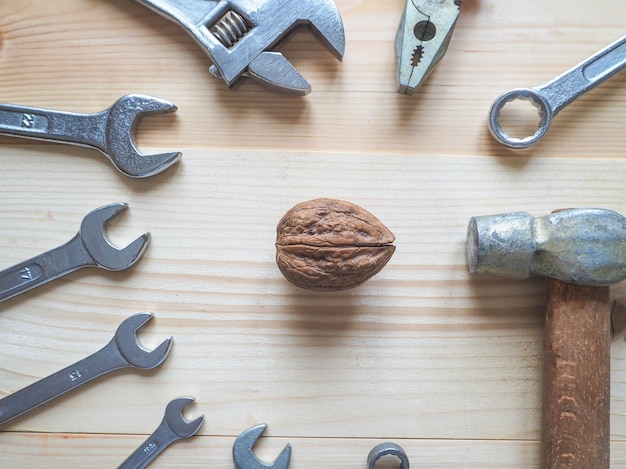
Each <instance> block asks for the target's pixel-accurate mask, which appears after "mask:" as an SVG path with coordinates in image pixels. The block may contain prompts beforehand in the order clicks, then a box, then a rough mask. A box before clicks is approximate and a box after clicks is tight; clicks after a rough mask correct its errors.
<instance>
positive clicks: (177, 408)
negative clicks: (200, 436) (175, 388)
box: [164, 397, 204, 438]
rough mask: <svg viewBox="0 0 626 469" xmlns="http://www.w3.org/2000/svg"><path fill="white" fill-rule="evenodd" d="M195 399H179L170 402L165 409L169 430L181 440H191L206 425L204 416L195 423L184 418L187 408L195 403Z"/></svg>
mask: <svg viewBox="0 0 626 469" xmlns="http://www.w3.org/2000/svg"><path fill="white" fill-rule="evenodd" d="M194 401H195V399H194V398H193V397H179V398H177V399H174V400H173V401H170V403H169V404H167V407H166V408H165V417H164V419H165V421H166V423H167V426H168V427H169V429H170V430H171V431H172V432H174V434H175V435H176V436H177V437H179V438H189V437H191V436H193V435H195V434H196V433H198V431H199V430H200V428H201V427H202V424H204V415H201V416H200V417H198V418H197V419H195V420H193V421H191V422H190V421H188V420H186V419H185V418H184V417H183V410H184V409H185V407H187V406H188V405H190V404H191V403H193V402H194Z"/></svg>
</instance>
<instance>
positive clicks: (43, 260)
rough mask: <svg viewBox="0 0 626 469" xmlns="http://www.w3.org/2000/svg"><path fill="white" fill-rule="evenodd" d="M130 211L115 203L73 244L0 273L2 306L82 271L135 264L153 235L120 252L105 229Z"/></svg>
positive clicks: (93, 216)
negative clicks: (4, 302) (30, 291)
mask: <svg viewBox="0 0 626 469" xmlns="http://www.w3.org/2000/svg"><path fill="white" fill-rule="evenodd" d="M127 207H128V205H127V204H125V203H114V204H110V205H105V206H103V207H100V208H97V209H95V210H93V211H92V212H90V213H88V214H87V215H86V216H85V218H84V219H83V222H82V223H81V226H80V230H79V232H78V233H77V234H76V236H74V237H73V238H72V239H71V240H70V241H68V242H67V243H65V244H64V245H62V246H59V247H58V248H55V249H52V250H51V251H48V252H46V253H43V254H41V255H39V256H37V257H33V258H32V259H29V260H27V261H24V262H22V263H20V264H17V265H15V266H13V267H9V268H8V269H6V270H3V271H2V272H0V302H1V301H4V300H7V299H9V298H11V297H13V296H15V295H18V294H19V293H23V292H25V291H27V290H30V289H31V288H35V287H37V286H39V285H42V284H44V283H46V282H49V281H51V280H54V279H56V278H59V277H61V276H63V275H65V274H69V273H70V272H73V271H75V270H78V269H81V268H83V267H100V268H103V269H106V270H113V271H118V270H124V269H127V268H129V267H130V266H132V265H133V264H135V262H137V261H138V260H139V258H140V257H141V256H142V255H143V253H144V251H145V250H146V247H147V246H148V243H149V241H150V233H144V234H143V235H141V236H140V237H139V238H137V239H135V241H133V242H132V243H131V244H129V245H128V246H126V247H125V248H123V249H118V248H116V247H115V246H113V245H112V244H111V243H110V242H109V240H108V239H107V236H106V233H105V231H104V225H105V224H106V223H107V222H108V221H109V220H110V219H111V218H113V217H114V216H116V215H117V214H118V213H120V212H121V211H123V210H125V209H126V208H127Z"/></svg>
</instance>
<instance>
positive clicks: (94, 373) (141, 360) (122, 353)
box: [0, 313, 172, 425]
mask: <svg viewBox="0 0 626 469" xmlns="http://www.w3.org/2000/svg"><path fill="white" fill-rule="evenodd" d="M150 319H152V313H139V314H135V315H133V316H131V317H129V318H128V319H126V320H124V321H123V322H122V324H120V326H119V327H118V328H117V332H116V333H115V336H114V337H113V339H111V341H110V342H109V343H108V344H107V345H106V346H105V347H104V348H102V349H100V350H99V351H98V352H96V353H94V354H92V355H90V356H88V357H87V358H84V359H83V360H81V361H79V362H77V363H75V364H74V365H70V366H68V367H67V368H64V369H62V370H61V371H57V372H56V373H54V374H52V375H50V376H48V377H47V378H43V379H41V380H39V381H37V382H36V383H33V384H31V385H30V386H27V387H25V388H24V389H21V390H19V391H17V392H15V393H13V394H11V395H9V396H7V397H5V398H4V399H0V425H3V424H5V423H6V422H8V421H9V420H12V419H14V418H16V417H18V416H20V415H22V414H24V413H26V412H28V411H30V410H32V409H34V408H36V407H38V406H40V405H42V404H45V403H46V402H48V401H50V400H52V399H54V398H55V397H58V396H60V395H61V394H64V393H66V392H68V391H71V390H73V389H75V388H77V387H78V386H80V385H81V384H85V383H87V382H89V381H91V380H92V379H95V378H98V377H99V376H102V375H104V374H106V373H109V372H111V371H114V370H119V369H121V368H127V367H134V368H143V369H152V368H156V367H157V366H159V365H160V364H161V363H163V362H164V361H165V359H166V358H167V355H168V353H169V351H170V347H171V344H172V338H171V337H170V338H168V339H165V340H164V341H163V342H162V343H161V345H159V346H158V347H157V348H156V349H154V350H153V351H148V350H146V349H144V348H143V347H142V346H141V344H139V342H138V341H137V337H136V335H135V334H136V332H137V330H138V329H139V328H140V327H141V326H143V325H144V324H145V323H147V322H148V321H149V320H150Z"/></svg>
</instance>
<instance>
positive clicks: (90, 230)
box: [79, 202, 150, 271]
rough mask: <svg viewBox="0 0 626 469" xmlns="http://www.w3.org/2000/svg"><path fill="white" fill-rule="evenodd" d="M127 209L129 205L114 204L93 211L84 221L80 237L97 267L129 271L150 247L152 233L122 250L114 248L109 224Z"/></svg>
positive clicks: (144, 235)
mask: <svg viewBox="0 0 626 469" xmlns="http://www.w3.org/2000/svg"><path fill="white" fill-rule="evenodd" d="M127 208H128V204H127V203H124V202H118V203H113V204H109V205H105V206H103V207H100V208H97V209H95V210H93V211H92V212H90V213H88V214H87V215H86V216H85V218H84V219H83V221H82V223H81V225H80V232H79V236H80V239H81V241H82V243H83V246H84V247H85V249H86V250H87V252H88V253H89V255H90V256H91V258H92V260H93V262H94V264H95V266H97V267H101V268H103V269H106V270H112V271H119V270H125V269H128V268H129V267H131V266H132V265H134V264H135V263H136V262H137V261H138V260H139V259H140V258H141V256H143V253H144V252H145V250H146V248H147V247H148V244H149V242H150V233H144V234H143V235H141V236H140V237H138V238H137V239H135V240H134V241H133V242H132V243H130V244H129V245H128V246H126V247H125V248H122V249H119V248H117V247H115V246H113V244H111V242H110V241H109V239H108V237H107V236H106V231H105V225H106V224H107V222H108V221H109V220H111V219H112V218H114V217H115V216H116V215H118V214H119V213H121V212H122V211H124V210H126V209H127Z"/></svg>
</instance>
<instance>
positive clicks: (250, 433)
mask: <svg viewBox="0 0 626 469" xmlns="http://www.w3.org/2000/svg"><path fill="white" fill-rule="evenodd" d="M266 428H267V425H266V424H265V423H262V424H260V425H257V426H255V427H252V428H248V429H247V430H245V431H243V432H242V433H241V434H240V435H239V436H238V437H237V438H236V439H235V444H234V445H233V462H234V464H235V469H287V468H288V467H289V461H290V460H291V445H290V444H287V446H285V447H284V448H283V450H282V451H281V452H280V454H279V455H278V457H277V458H276V460H275V461H274V462H273V463H272V464H265V463H263V462H261V461H260V460H259V458H257V457H256V455H255V454H254V451H252V449H253V448H254V445H255V444H256V443H257V441H259V438H261V434H262V433H263V432H264V431H265V429H266Z"/></svg>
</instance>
